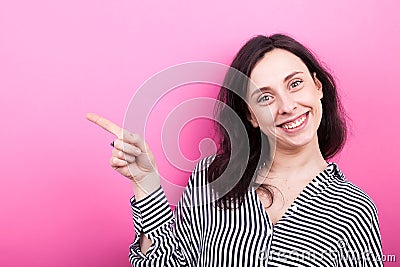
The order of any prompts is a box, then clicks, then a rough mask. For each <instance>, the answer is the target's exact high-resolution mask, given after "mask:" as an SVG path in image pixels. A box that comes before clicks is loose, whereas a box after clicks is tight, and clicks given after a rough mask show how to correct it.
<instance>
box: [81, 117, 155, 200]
mask: <svg viewBox="0 0 400 267" xmlns="http://www.w3.org/2000/svg"><path fill="white" fill-rule="evenodd" d="M86 118H87V119H88V120H89V121H91V122H93V123H95V124H97V125H99V126H100V127H102V128H103V129H105V130H106V131H108V132H110V133H112V134H113V135H115V137H116V138H117V139H116V140H115V141H114V142H113V143H112V144H113V146H114V149H113V150H112V156H111V159H110V165H111V167H112V168H113V169H114V170H116V171H117V172H119V173H120V174H122V175H123V176H125V177H127V178H129V179H130V180H132V181H133V182H134V184H136V185H139V184H140V186H141V188H140V190H141V191H142V193H144V192H146V193H147V194H149V193H151V192H149V191H153V190H155V189H157V188H158V187H159V186H160V178H159V176H158V173H157V167H156V164H155V160H154V156H153V153H152V152H151V150H150V148H149V146H148V145H147V143H146V142H145V141H144V140H143V138H142V137H140V136H139V135H138V134H133V133H131V132H129V131H128V130H125V129H123V128H121V127H119V126H118V125H116V124H114V123H113V122H111V121H109V120H107V119H106V118H103V117H101V116H99V115H97V114H94V113H88V114H87V115H86ZM136 191H138V190H137V189H136V190H135V193H137V192H136ZM147 194H146V195H147Z"/></svg>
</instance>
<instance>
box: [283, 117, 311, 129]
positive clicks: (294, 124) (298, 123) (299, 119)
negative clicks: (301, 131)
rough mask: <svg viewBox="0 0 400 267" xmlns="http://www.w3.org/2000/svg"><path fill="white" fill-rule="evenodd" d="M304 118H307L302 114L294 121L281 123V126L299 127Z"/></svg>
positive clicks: (288, 127)
mask: <svg viewBox="0 0 400 267" xmlns="http://www.w3.org/2000/svg"><path fill="white" fill-rule="evenodd" d="M306 118H307V116H306V115H304V116H302V117H301V118H298V119H297V120H295V121H294V122H289V123H286V124H284V125H282V127H283V128H285V129H293V128H296V127H299V126H300V125H302V124H303V122H304V121H305V120H306Z"/></svg>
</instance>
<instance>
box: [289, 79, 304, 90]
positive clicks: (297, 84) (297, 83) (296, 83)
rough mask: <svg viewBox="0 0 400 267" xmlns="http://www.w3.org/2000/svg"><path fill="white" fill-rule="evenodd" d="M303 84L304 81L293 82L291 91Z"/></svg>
mask: <svg viewBox="0 0 400 267" xmlns="http://www.w3.org/2000/svg"><path fill="white" fill-rule="evenodd" d="M302 82H303V81H301V80H296V81H294V82H292V83H291V84H290V89H293V88H295V87H298V86H299V85H300V84H301V83H302Z"/></svg>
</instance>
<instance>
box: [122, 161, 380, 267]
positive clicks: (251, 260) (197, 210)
mask: <svg viewBox="0 0 400 267" xmlns="http://www.w3.org/2000/svg"><path fill="white" fill-rule="evenodd" d="M211 160H212V157H209V158H205V159H203V160H202V161H200V162H199V164H198V165H197V166H196V168H195V170H194V171H193V173H192V175H191V177H190V179H189V183H188V185H187V187H186V189H185V191H184V193H183V196H182V198H181V200H180V201H179V203H178V206H177V207H176V209H175V211H174V213H172V211H171V210H170V207H169V204H168V201H167V199H166V197H165V195H164V192H163V190H162V188H161V187H160V188H159V189H158V190H157V191H155V192H153V193H152V194H151V195H149V196H148V197H146V198H145V199H142V200H140V201H137V202H136V201H135V199H134V198H132V199H131V204H132V210H133V219H134V227H135V232H136V237H135V240H134V242H133V243H132V244H131V246H130V253H129V260H130V262H131V264H132V266H160V267H161V266H218V267H220V266H229V267H232V266H267V265H268V266H321V267H323V266H383V264H382V262H381V261H375V260H376V259H379V257H380V256H381V255H382V248H381V240H380V233H379V225H378V217H377V211H376V208H375V205H374V203H373V202H372V200H371V199H370V198H369V197H368V196H367V195H366V194H365V193H364V192H363V191H362V190H361V189H359V188H358V187H357V186H355V185H353V184H352V183H350V182H349V181H347V180H346V179H345V177H344V175H343V173H342V172H341V171H340V169H339V168H338V166H337V164H336V163H333V162H330V163H329V164H328V166H327V168H326V169H325V170H323V171H322V172H321V173H320V174H319V175H317V176H316V177H315V178H314V179H313V181H312V182H311V183H310V184H308V185H307V186H306V188H305V189H304V190H303V191H302V193H301V194H300V195H299V196H298V197H297V198H296V199H295V201H294V202H293V204H292V205H291V207H290V208H289V209H288V210H287V211H286V213H285V214H284V216H283V217H282V219H281V220H279V222H278V223H277V224H276V225H272V223H271V221H270V219H269V218H268V215H267V213H266V211H265V210H264V207H263V205H262V203H261V201H260V199H259V198H258V195H257V193H256V191H255V189H250V190H249V191H248V194H247V195H246V196H245V199H244V202H243V204H242V205H241V206H240V207H238V208H236V209H220V208H216V207H215V205H213V204H212V203H211V201H210V193H209V187H207V182H206V171H205V170H206V168H207V166H208V165H209V164H210V161H211ZM140 233H144V234H145V235H146V236H147V237H148V238H150V239H151V240H152V242H153V244H152V246H151V247H150V249H149V250H148V252H147V254H146V255H143V254H142V253H141V252H140V248H139V236H140Z"/></svg>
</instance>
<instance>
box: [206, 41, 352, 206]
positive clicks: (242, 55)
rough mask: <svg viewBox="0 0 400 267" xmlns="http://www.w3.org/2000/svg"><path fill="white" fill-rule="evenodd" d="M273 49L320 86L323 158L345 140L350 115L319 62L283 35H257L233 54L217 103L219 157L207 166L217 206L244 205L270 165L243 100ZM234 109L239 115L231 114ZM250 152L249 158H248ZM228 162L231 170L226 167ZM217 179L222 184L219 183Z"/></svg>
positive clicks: (262, 137) (266, 146) (268, 153)
mask: <svg viewBox="0 0 400 267" xmlns="http://www.w3.org/2000/svg"><path fill="white" fill-rule="evenodd" d="M275 48H280V49H284V50H287V51H289V52H291V53H293V54H294V55H296V56H297V57H299V58H300V59H301V60H302V61H303V63H304V64H305V65H306V66H307V68H308V71H309V72H310V74H311V75H312V74H313V73H315V74H316V77H318V79H319V80H320V82H321V83H322V90H323V98H322V99H321V103H322V119H321V123H320V126H319V128H318V131H317V135H318V143H319V148H320V150H321V153H322V156H323V157H324V159H329V158H331V157H333V156H334V155H335V154H337V153H338V152H339V151H340V150H341V149H342V148H343V146H344V143H345V141H346V135H347V130H346V120H345V118H346V114H345V111H344V109H343V106H342V104H341V102H340V99H339V96H338V92H337V88H336V84H335V81H334V78H333V77H332V75H331V74H330V73H329V72H328V71H327V70H326V69H325V68H324V67H323V66H322V65H321V64H320V63H319V62H318V60H317V59H316V57H315V56H314V55H313V53H312V52H311V51H310V50H309V49H307V48H306V47H305V46H304V45H302V44H300V43H299V42H297V41H296V40H294V39H293V38H291V37H289V36H287V35H284V34H274V35H272V36H263V35H258V36H256V37H254V38H252V39H250V40H249V41H248V42H247V43H246V44H245V45H244V46H243V47H242V48H241V49H240V51H239V52H238V54H237V55H236V56H235V58H234V60H233V62H232V64H231V69H230V70H229V71H228V73H227V74H226V76H225V79H224V83H223V85H222V86H221V89H220V92H219V95H218V100H219V104H218V102H217V105H216V110H215V111H216V114H215V116H216V121H217V123H216V130H217V135H218V138H219V140H218V141H219V147H218V151H217V155H216V156H215V158H214V160H213V161H212V162H211V164H210V166H209V167H208V170H207V180H208V182H209V183H211V185H212V189H213V192H214V193H215V194H216V196H217V204H218V206H219V207H224V208H229V207H232V206H236V204H238V203H239V204H240V203H241V202H242V201H243V199H244V196H245V195H246V193H247V191H248V189H249V187H250V186H253V185H254V184H255V182H254V181H255V179H254V178H255V176H256V175H257V170H258V169H259V168H260V167H261V164H262V163H263V162H267V164H271V163H272V157H271V148H270V144H269V142H268V139H267V137H266V135H265V134H263V133H262V132H261V130H260V128H259V127H258V128H254V127H253V125H252V124H251V123H250V121H249V120H248V118H249V116H250V113H249V109H248V106H247V103H246V101H245V99H246V93H247V90H248V86H249V84H248V79H249V78H248V77H250V74H251V72H252V70H253V69H254V67H255V65H256V64H257V63H258V62H259V61H260V60H261V59H262V57H263V56H264V55H265V54H266V53H268V52H270V51H272V50H273V49H275ZM238 73H242V74H244V75H238ZM243 77H247V78H243ZM232 110H233V111H234V112H235V113H236V115H233V114H232ZM234 116H236V118H237V117H239V118H240V122H241V123H242V124H243V125H244V128H245V134H243V133H239V130H238V127H237V125H235V124H234V123H232V122H234V121H235V118H234ZM244 135H246V136H244ZM246 154H248V157H246V156H245V155H246ZM247 158H248V160H246V159H247ZM228 164H229V168H227V166H228ZM238 176H240V177H238ZM234 177H236V180H237V181H238V182H237V183H235V185H234V186H232V188H231V189H230V190H226V188H224V187H225V186H229V185H230V183H231V180H232V179H233V178H234ZM217 180H219V181H222V182H219V183H216V181H217ZM213 184H214V185H213ZM216 185H217V186H216ZM260 186H261V188H262V189H263V190H264V191H265V192H266V193H267V194H268V195H269V197H270V199H271V202H270V203H271V204H272V200H273V193H272V190H270V188H269V187H268V186H267V185H265V184H261V185H260ZM224 190H225V191H224ZM226 191H228V192H227V193H220V192H226ZM232 204H233V205H232Z"/></svg>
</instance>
